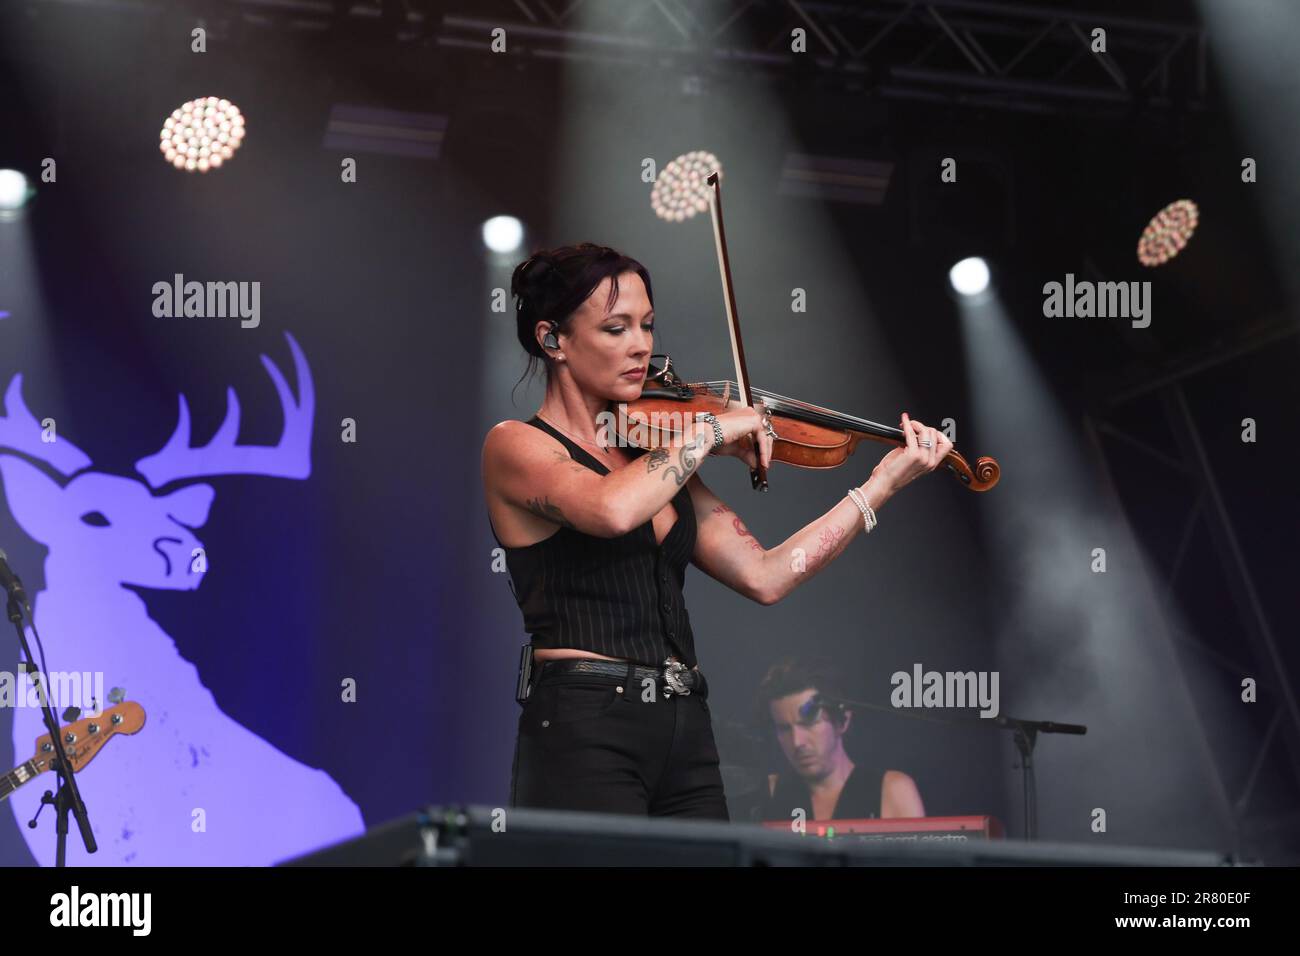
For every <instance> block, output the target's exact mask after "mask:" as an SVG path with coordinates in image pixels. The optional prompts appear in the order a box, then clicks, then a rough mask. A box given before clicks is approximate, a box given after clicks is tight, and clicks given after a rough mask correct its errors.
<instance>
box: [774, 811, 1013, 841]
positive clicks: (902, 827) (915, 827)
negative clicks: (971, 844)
mask: <svg viewBox="0 0 1300 956" xmlns="http://www.w3.org/2000/svg"><path fill="white" fill-rule="evenodd" d="M763 826H765V827H767V828H768V829H769V830H789V829H790V823H789V822H788V821H781V820H774V821H772V822H769V823H764V824H763ZM805 829H806V832H807V834H808V835H810V836H819V837H824V838H825V839H828V840H832V839H839V838H842V837H847V838H849V839H851V840H860V841H863V842H876V841H884V840H890V841H894V840H896V841H899V842H909V843H964V842H967V841H970V840H1000V839H1002V838H1003V836H1004V835H1005V834H1004V832H1003V829H1002V824H1001V823H1000V822H998V820H997V819H996V818H995V817H894V818H891V819H888V820H874V819H873V820H809V821H808V822H807V823H806V824H805Z"/></svg>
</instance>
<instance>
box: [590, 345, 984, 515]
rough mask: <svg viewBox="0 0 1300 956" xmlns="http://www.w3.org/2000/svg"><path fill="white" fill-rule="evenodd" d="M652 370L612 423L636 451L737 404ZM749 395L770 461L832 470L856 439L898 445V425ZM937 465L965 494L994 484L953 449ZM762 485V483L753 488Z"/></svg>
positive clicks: (732, 387) (719, 388)
mask: <svg viewBox="0 0 1300 956" xmlns="http://www.w3.org/2000/svg"><path fill="white" fill-rule="evenodd" d="M660 357H662V358H663V360H664V361H663V364H662V365H661V366H657V365H655V364H654V362H653V361H652V362H651V363H650V366H649V369H648V371H647V375H646V385H645V387H644V388H643V389H642V390H641V397H640V398H639V399H637V400H636V401H634V402H629V403H628V404H627V405H626V406H625V414H623V415H621V416H620V418H619V421H618V424H617V426H616V430H617V432H618V434H619V436H620V438H621V439H622V440H623V441H624V442H626V443H628V444H631V445H636V446H637V447H640V448H647V449H652V448H660V447H667V446H669V445H671V444H672V443H673V441H674V439H680V438H681V433H682V430H683V429H684V428H685V426H686V424H687V423H689V422H693V421H694V420H695V418H696V416H697V415H699V414H702V413H704V412H712V413H713V414H715V415H718V414H721V413H722V412H724V411H727V410H728V409H729V408H732V409H734V408H736V407H737V406H738V405H739V404H740V390H739V387H738V386H737V384H736V383H735V382H730V381H713V382H692V383H686V382H683V381H681V379H679V378H678V377H677V375H676V373H675V372H674V371H673V368H672V359H671V358H670V357H669V356H667V355H663V356H660V355H655V356H652V358H660ZM752 394H753V395H754V396H755V398H757V399H758V400H759V401H761V402H762V403H763V404H764V405H766V406H767V408H768V410H769V411H770V412H771V416H770V421H771V423H772V428H773V430H774V431H775V432H776V437H775V438H774V439H773V440H772V461H782V462H785V463H787V464H790V465H797V466H798V467H800V468H838V467H839V466H840V465H842V464H844V462H845V461H847V460H848V457H849V455H851V454H853V452H854V450H855V449H856V448H857V447H858V443H859V442H861V441H862V440H863V439H867V440H869V441H874V442H880V443H882V444H886V445H906V444H907V438H906V436H905V435H904V434H903V430H902V429H901V428H897V427H894V426H890V425H880V424H877V423H876V422H872V421H867V420H866V419H865V418H857V417H855V416H853V415H845V414H844V413H842V412H837V411H833V410H832V409H829V408H822V407H820V406H818V405H810V404H808V403H807V402H802V401H799V400H798V399H795V398H787V397H786V396H784V395H778V394H776V393H775V392H769V391H767V390H765V389H760V388H754V389H752ZM944 466H945V467H946V468H947V469H948V470H949V471H950V472H952V473H953V474H954V475H955V476H956V477H957V479H958V480H959V481H961V483H962V484H964V485H965V486H966V487H967V488H969V489H970V490H971V491H988V490H989V489H990V488H992V487H993V486H994V485H996V484H997V483H998V478H999V476H1000V473H1001V469H1000V468H999V466H998V463H997V461H996V460H994V459H992V458H989V457H987V456H985V457H981V458H977V459H976V460H975V466H974V467H973V468H972V467H971V465H970V463H969V462H967V460H966V459H965V458H964V457H963V456H962V455H961V453H960V452H958V451H957V449H955V448H954V449H952V450H951V451H949V452H948V455H947V457H946V458H945V459H944ZM755 487H758V488H763V487H764V485H761V484H758V483H756V484H755Z"/></svg>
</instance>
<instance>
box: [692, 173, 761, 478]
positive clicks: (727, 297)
mask: <svg viewBox="0 0 1300 956" xmlns="http://www.w3.org/2000/svg"><path fill="white" fill-rule="evenodd" d="M721 179H722V177H721V176H719V175H718V171H717V170H716V169H715V170H714V171H713V172H711V173H709V178H708V180H707V182H708V184H709V185H710V186H712V187H713V196H712V199H713V201H712V202H711V203H709V212H710V213H711V214H712V218H713V242H714V245H715V246H717V249H718V271H719V272H720V273H721V274H722V291H723V301H724V304H725V305H726V309H727V331H728V332H730V333H731V357H732V359H733V360H734V361H735V363H736V384H737V385H738V386H739V389H740V400H741V402H743V403H744V404H746V405H748V406H749V407H750V408H753V407H754V392H753V389H751V388H750V387H749V370H748V369H747V368H746V367H745V346H744V343H743V342H741V339H740V316H739V315H738V314H737V312H736V290H735V288H734V286H733V285H732V283H731V259H730V258H729V257H728V255H727V234H726V231H725V230H724V229H723V228H722V182H721ZM754 460H755V462H756V463H757V465H756V467H754V468H751V469H749V480H750V481H751V482H752V483H753V485H754V487H755V488H756V489H757V490H759V491H767V468H766V467H765V466H764V465H763V459H762V457H761V454H760V450H759V447H758V445H757V444H755V445H754Z"/></svg>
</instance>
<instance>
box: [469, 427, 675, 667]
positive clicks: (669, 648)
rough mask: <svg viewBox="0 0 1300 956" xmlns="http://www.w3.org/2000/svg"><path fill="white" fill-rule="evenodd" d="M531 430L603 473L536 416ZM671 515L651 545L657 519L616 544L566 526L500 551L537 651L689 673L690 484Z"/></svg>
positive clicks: (599, 465)
mask: <svg viewBox="0 0 1300 956" xmlns="http://www.w3.org/2000/svg"><path fill="white" fill-rule="evenodd" d="M528 424H530V425H533V426H534V427H536V428H540V429H542V430H543V431H545V432H546V433H547V434H549V435H551V436H553V437H554V438H555V439H556V440H557V441H559V442H560V443H561V444H563V445H564V447H565V448H567V449H568V450H569V455H570V457H572V458H573V459H574V460H575V461H577V462H580V463H581V464H583V465H586V466H587V467H588V468H592V469H594V470H595V471H597V472H599V473H600V474H602V475H607V474H609V469H608V468H606V467H605V465H604V464H602V463H601V462H600V461H598V460H597V459H596V458H595V457H593V456H592V455H590V454H589V453H587V452H586V451H584V450H583V449H582V447H581V446H580V445H578V444H577V443H576V442H574V441H572V440H571V439H570V438H568V436H566V435H564V434H562V433H560V432H558V431H556V430H555V429H554V428H552V427H551V426H550V425H548V424H547V423H546V422H544V421H542V420H541V419H540V418H537V417H536V416H534V417H533V418H530V419H529V420H528ZM641 454H645V453H644V452H642V453H641ZM673 508H674V509H675V510H676V511H677V521H676V522H675V523H674V524H673V526H672V527H671V528H670V529H669V531H668V534H667V535H666V536H665V537H664V540H663V543H662V544H659V543H657V542H656V541H655V533H654V523H653V520H651V521H647V522H646V523H645V524H643V525H641V526H640V527H639V528H636V529H635V530H633V531H630V532H628V533H627V534H625V535H622V536H620V537H617V538H597V537H593V536H592V535H587V534H583V533H582V532H581V531H578V530H576V529H574V528H570V527H565V526H563V525H562V526H561V527H560V529H559V530H558V531H556V532H555V533H554V534H552V535H551V536H550V537H549V538H545V539H544V540H542V541H538V542H537V543H535V544H531V545H528V546H527V547H524V548H510V547H506V546H505V545H503V544H502V545H501V547H502V548H503V549H504V550H505V554H506V567H507V569H508V570H509V572H510V580H511V589H512V590H513V592H514V595H515V600H516V601H517V602H518V604H519V608H520V610H522V611H523V614H524V630H525V631H527V632H528V633H529V634H531V635H532V643H533V647H534V648H543V647H575V648H579V649H581V650H585V651H594V652H596V653H598V654H605V655H607V656H609V657H620V658H626V659H628V660H632V661H637V662H638V663H642V664H662V663H663V662H664V660H665V659H666V658H667V657H668V656H669V655H670V654H672V655H675V656H676V657H677V659H678V660H680V661H681V662H682V663H684V664H685V665H686V666H687V667H694V666H695V663H696V660H695V636H694V634H692V633H691V621H690V617H689V616H688V615H687V613H686V602H685V600H684V599H683V597H682V585H683V584H684V583H685V579H686V565H687V564H688V563H689V562H690V558H691V553H692V552H693V551H694V549H695V510H694V508H693V507H692V506H691V496H690V492H688V491H687V490H686V485H682V487H681V489H680V490H679V491H678V492H677V495H676V496H675V497H674V498H673ZM489 524H491V522H489ZM492 534H493V536H494V537H495V536H496V529H493V531H492ZM497 543H498V544H501V539H500V538H497Z"/></svg>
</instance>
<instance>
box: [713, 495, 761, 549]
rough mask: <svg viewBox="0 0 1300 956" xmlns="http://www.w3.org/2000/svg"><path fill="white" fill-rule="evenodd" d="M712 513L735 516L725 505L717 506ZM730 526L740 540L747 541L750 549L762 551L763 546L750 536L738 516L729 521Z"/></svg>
mask: <svg viewBox="0 0 1300 956" xmlns="http://www.w3.org/2000/svg"><path fill="white" fill-rule="evenodd" d="M713 513H714V514H715V515H720V514H728V513H730V514H735V513H734V512H732V511H731V509H730V508H728V507H727V506H726V505H718V506H717V507H716V508H714V509H713ZM731 526H732V527H733V528H735V529H736V534H738V535H740V536H741V537H742V538H748V539H749V546H750V548H752V549H753V550H755V551H762V550H763V546H762V545H761V544H759V541H758V539H757V538H755V537H754V536H753V535H752V534H750V533H749V529H748V528H746V527H745V522H743V521H741V520H740V515H735V517H733V518H732V519H731Z"/></svg>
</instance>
